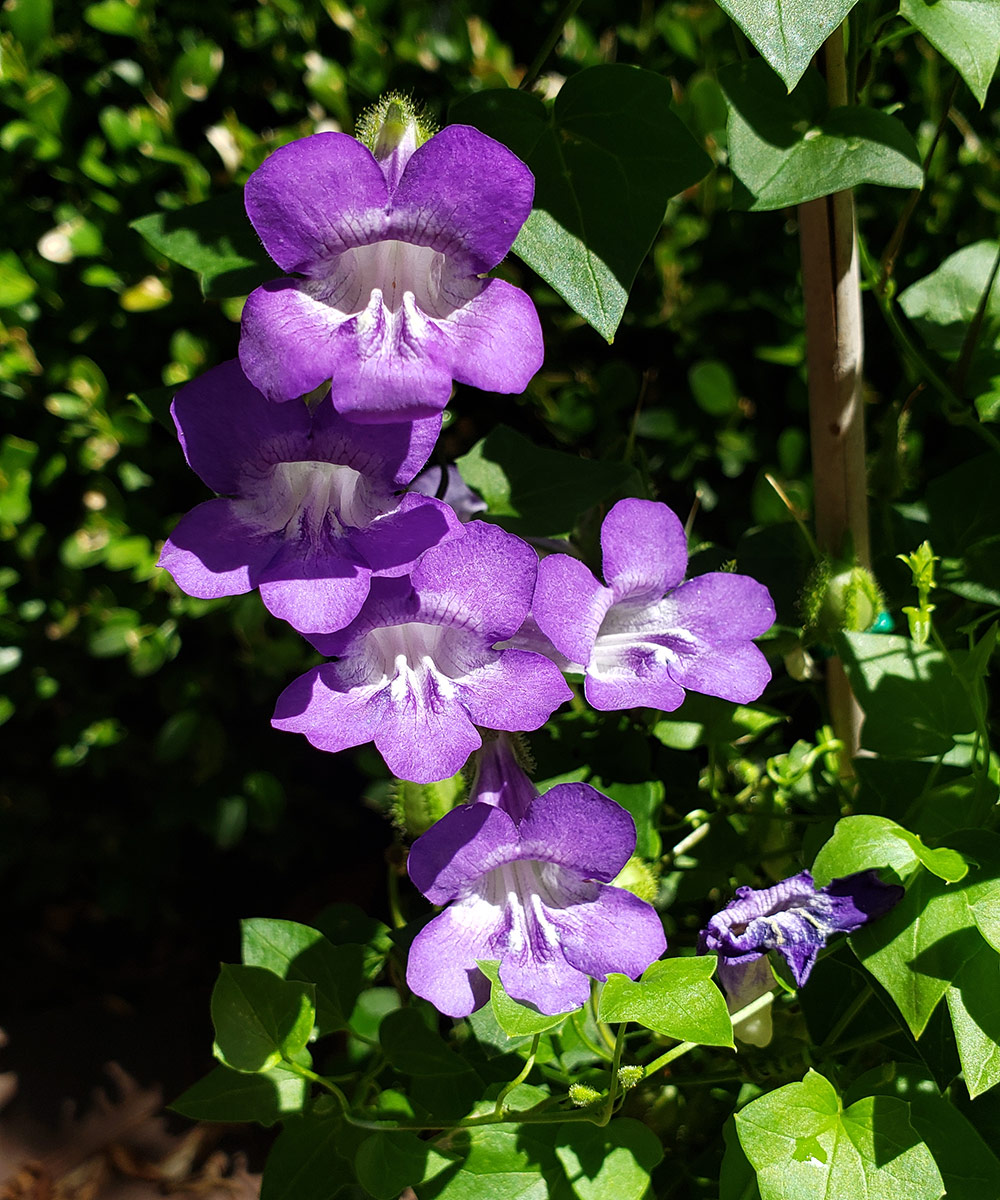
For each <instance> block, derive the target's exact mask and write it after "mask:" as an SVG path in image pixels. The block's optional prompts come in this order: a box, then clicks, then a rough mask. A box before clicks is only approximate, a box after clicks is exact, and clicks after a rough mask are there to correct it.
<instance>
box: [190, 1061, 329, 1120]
mask: <svg viewBox="0 0 1000 1200" xmlns="http://www.w3.org/2000/svg"><path fill="white" fill-rule="evenodd" d="M307 1095H308V1084H307V1083H306V1081H305V1080H304V1079H303V1078H302V1076H301V1075H296V1074H295V1073H294V1072H293V1071H289V1070H287V1069H286V1068H284V1067H272V1068H270V1069H269V1070H266V1071H260V1072H258V1073H257V1074H254V1075H247V1074H245V1073H243V1072H242V1071H234V1070H232V1069H231V1068H230V1067H223V1066H219V1067H216V1068H215V1070H214V1071H212V1072H211V1073H210V1074H208V1075H206V1076H205V1078H204V1079H199V1080H198V1082H197V1083H195V1084H193V1085H192V1086H191V1087H189V1088H188V1089H187V1091H185V1092H184V1093H183V1094H182V1095H180V1096H178V1097H177V1099H176V1100H175V1101H174V1102H173V1104H171V1106H170V1107H171V1108H172V1109H173V1110H174V1112H177V1113H180V1114H181V1116H182V1117H190V1118H191V1120H192V1121H223V1122H225V1121H256V1122H257V1123H258V1124H260V1125H265V1126H267V1125H273V1124H274V1123H275V1122H276V1121H284V1120H286V1119H287V1118H288V1117H290V1116H293V1115H294V1114H295V1113H299V1112H301V1111H302V1109H303V1108H304V1107H305V1103H306V1097H307Z"/></svg>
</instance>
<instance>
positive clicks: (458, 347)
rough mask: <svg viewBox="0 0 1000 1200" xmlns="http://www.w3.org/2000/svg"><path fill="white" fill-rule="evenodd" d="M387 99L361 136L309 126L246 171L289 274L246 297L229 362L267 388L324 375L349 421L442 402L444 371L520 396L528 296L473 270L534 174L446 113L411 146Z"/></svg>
mask: <svg viewBox="0 0 1000 1200" xmlns="http://www.w3.org/2000/svg"><path fill="white" fill-rule="evenodd" d="M405 108H406V102H405V101H399V100H398V99H396V100H392V101H390V102H389V104H388V106H387V108H386V111H385V114H384V120H383V121H382V123H381V125H380V126H378V127H377V128H375V129H374V130H373V136H372V138H371V141H370V144H371V145H372V147H373V149H374V151H375V153H374V154H373V153H372V150H370V149H369V148H368V147H367V146H365V145H362V144H361V142H359V141H356V140H355V139H354V138H352V137H349V136H348V135H347V134H344V133H318V134H315V135H313V136H312V137H307V138H302V139H301V140H300V141H297V142H292V143H290V144H289V145H287V146H282V147H280V148H279V149H278V150H276V151H275V152H274V153H273V154H272V155H271V156H270V158H268V159H267V161H266V162H265V163H264V164H263V165H262V166H261V167H259V168H258V169H257V170H256V171H255V172H254V173H253V174H252V175H251V176H250V178H249V179H248V180H247V185H246V208H247V214H248V215H249V217H250V220H251V221H252V223H253V226H254V228H255V229H256V230H257V233H258V234H259V235H260V239H261V241H262V242H263V243H264V246H265V248H266V249H267V252H268V253H269V254H270V255H271V257H272V258H273V259H274V261H275V262H276V263H277V264H278V266H279V267H280V268H281V269H282V270H283V271H287V272H289V273H291V274H293V275H296V276H298V278H286V279H278V280H275V281H273V282H271V283H267V284H265V285H264V286H263V287H260V288H258V289H257V290H256V291H255V292H253V293H252V295H251V296H250V298H249V299H248V300H247V303H246V307H245V308H244V310H243V322H242V336H241V340H240V361H241V362H242V363H243V367H244V369H245V371H246V373H247V375H249V377H250V378H251V379H252V380H253V382H254V383H255V384H256V385H257V387H259V388H260V389H261V391H262V392H264V393H265V394H266V395H267V396H268V397H269V398H270V399H272V400H288V399H291V398H292V397H294V396H301V395H303V394H304V393H306V392H309V391H311V390H312V389H313V388H315V387H317V386H319V385H320V384H322V383H326V382H332V387H333V397H334V404H335V405H336V406H337V408H338V409H339V411H340V412H343V413H349V414H350V415H351V417H352V418H353V419H354V420H358V421H372V422H379V421H398V420H400V419H403V418H407V419H410V418H414V417H426V416H429V415H431V414H433V413H437V412H440V410H441V409H442V408H444V406H445V405H446V404H447V403H448V399H449V396H450V395H451V386H452V380H453V379H454V380H457V381H458V382H460V383H467V384H471V385H472V386H473V387H479V388H484V389H486V390H488V391H494V392H521V391H523V390H524V388H525V387H526V386H527V384H528V381H529V380H530V378H531V376H532V375H533V374H534V373H535V372H536V371H537V370H538V368H539V367H540V366H541V363H542V349H543V348H542V336H541V328H540V326H539V323H538V316H537V314H536V312H535V309H534V306H533V305H532V303H531V300H530V299H529V298H528V296H527V295H525V293H524V292H522V291H520V290H519V289H518V288H516V287H513V286H512V285H511V284H509V283H505V282H503V281H502V280H499V279H487V278H483V276H484V274H485V273H486V272H487V271H490V270H492V268H493V267H495V266H496V265H497V264H498V263H499V262H500V260H501V259H502V258H503V257H504V255H505V254H506V253H507V251H508V250H509V249H510V247H511V243H512V242H513V240H514V238H515V236H516V235H517V232H518V230H519V229H520V228H521V225H522V224H523V223H524V221H525V219H526V218H527V216H528V214H529V212H530V211H531V202H532V197H533V194H534V178H533V176H532V174H531V172H530V171H529V170H528V168H527V167H526V166H525V165H524V163H523V162H521V160H520V159H519V158H517V157H516V156H515V155H514V154H512V153H511V151H509V150H508V149H507V148H506V147H505V146H502V145H501V144H500V143H499V142H496V141H494V140H493V139H492V138H489V137H487V136H486V135H485V134H483V133H480V132H479V131H478V130H476V129H472V128H470V127H468V126H465V125H451V126H448V127H447V128H446V129H443V130H442V131H441V132H440V133H438V134H437V135H435V136H434V137H432V138H430V139H429V140H427V141H425V142H424V143H423V144H422V145H418V142H419V141H420V138H419V136H418V134H417V127H416V123H415V119H414V118H413V116H412V113H410V114H408V113H407V112H406V111H405Z"/></svg>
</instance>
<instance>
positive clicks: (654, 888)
mask: <svg viewBox="0 0 1000 1200" xmlns="http://www.w3.org/2000/svg"><path fill="white" fill-rule="evenodd" d="M612 883H613V886H614V887H620V888H624V889H625V891H626V892H631V893H632V895H633V896H638V897H639V899H640V900H645V901H646V903H647V904H652V902H653V901H654V900H655V899H656V896H657V893H658V892H659V890H660V877H659V875H658V874H657V872H656V871H655V870H654V868H653V867H651V866H650V865H649V863H647V862H643V860H642V859H641V858H639V857H638V856H637V855H635V854H633V855H632V857H631V858H630V859H629V860H628V862H627V863H626V864H625V866H624V867H622V869H621V870H620V871H619V872H618V874H617V875H616V876H615V878H614V880H613V881H612Z"/></svg>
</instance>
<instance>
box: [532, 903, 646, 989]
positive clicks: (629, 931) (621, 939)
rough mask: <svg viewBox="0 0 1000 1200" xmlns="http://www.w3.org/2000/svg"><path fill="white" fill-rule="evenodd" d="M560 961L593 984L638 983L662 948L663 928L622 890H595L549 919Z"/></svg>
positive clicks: (644, 905) (644, 907)
mask: <svg viewBox="0 0 1000 1200" xmlns="http://www.w3.org/2000/svg"><path fill="white" fill-rule="evenodd" d="M553 920H554V922H555V925H556V927H557V928H558V930H559V935H560V940H561V942H562V947H563V953H564V954H565V956H566V961H567V962H568V963H569V964H570V965H571V966H573V967H576V969H577V970H578V971H582V972H583V973H584V974H585V975H589V976H592V977H593V978H594V979H601V980H604V979H607V977H608V975H609V974H611V973H612V972H616V973H620V974H622V975H628V977H629V978H630V979H638V978H639V976H640V975H641V974H642V973H643V971H645V969H646V968H647V967H648V966H649V964H650V963H652V962H655V961H656V960H657V959H658V958H659V957H660V955H661V954H662V953H663V952H664V950H666V948H667V939H666V935H665V934H664V932H663V922H662V921H661V920H660V918H659V917H658V916H657V914H656V911H655V909H653V908H652V907H651V906H650V905H649V904H647V903H646V902H645V901H644V900H640V899H639V898H638V896H633V895H632V893H631V892H627V891H625V889H624V888H617V887H605V886H603V885H598V889H597V895H596V896H595V897H594V899H593V900H591V901H590V902H589V903H585V904H577V905H573V906H571V907H567V908H564V909H562V910H561V911H560V912H558V913H555V914H553Z"/></svg>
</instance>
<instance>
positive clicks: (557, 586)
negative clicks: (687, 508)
mask: <svg viewBox="0 0 1000 1200" xmlns="http://www.w3.org/2000/svg"><path fill="white" fill-rule="evenodd" d="M601 548H602V551H603V556H604V578H605V580H606V581H607V586H606V587H605V586H602V584H600V583H599V582H598V581H597V580H596V579H595V578H594V576H593V575H592V574H591V572H590V571H589V570H588V568H587V567H586V566H585V565H584V564H583V563H582V562H580V561H579V560H578V559H575V558H570V557H569V556H568V555H566V554H553V555H550V556H549V557H548V558H545V559H543V560H542V562H541V563H540V565H539V569H538V585H537V587H536V589H535V597H534V602H533V604H532V615H533V619H534V622H535V623H536V624H537V628H538V630H540V632H541V633H542V634H543V635H544V636H545V637H547V638H548V639H550V641H551V642H552V644H553V646H554V647H555V649H556V650H557V651H558V652H559V653H560V654H561V655H564V656H565V658H566V659H568V660H569V661H570V663H572V664H576V667H575V669H576V670H579V671H581V672H584V673H585V674H586V682H585V684H584V690H585V693H586V696H587V700H588V701H589V702H590V704H591V705H593V707H594V708H597V709H601V710H603V711H609V710H612V709H621V708H632V707H634V706H637V705H647V706H649V707H650V708H659V709H663V710H665V711H671V710H672V709H675V708H677V707H679V705H680V704H681V702H682V701H683V699H684V692H685V689H690V690H691V691H695V692H704V693H706V694H707V695H709V696H721V697H722V698H723V699H725V700H735V701H737V702H739V703H742V704H745V703H747V702H749V701H751V700H755V699H756V698H757V697H758V696H759V695H760V694H761V692H762V691H763V690H764V687H765V686H766V684H767V682H768V680H769V679H770V678H771V671H770V668H769V667H768V665H767V661H766V660H765V658H764V655H763V654H761V652H760V651H759V650H758V649H757V647H756V646H754V645H753V643H752V642H751V640H750V639H751V638H753V637H756V636H757V635H758V634H761V633H763V632H764V631H765V630H766V629H768V628H769V627H770V625H771V624H772V623H773V621H774V605H773V604H772V602H771V597H770V595H769V594H768V591H767V589H766V588H765V587H763V586H762V585H761V584H759V583H757V581H756V580H754V579H750V578H749V577H748V576H746V575H734V574H730V573H728V572H722V571H717V572H713V573H712V574H709V575H700V576H698V577H697V578H695V579H690V580H688V581H687V582H686V583H685V582H683V580H684V573H685V571H686V569H687V542H686V538H685V536H684V529H683V527H682V525H681V523H680V521H679V520H678V519H677V517H676V516H675V514H674V513H673V512H672V511H671V510H670V509H669V508H667V506H666V505H665V504H658V503H656V502H654V501H652V500H634V499H630V500H620V501H619V502H618V503H617V504H616V505H615V506H614V508H612V509H611V511H610V512H609V513H608V515H607V517H605V519H604V524H603V526H602V527H601ZM515 641H516V639H515ZM571 669H572V668H571Z"/></svg>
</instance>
